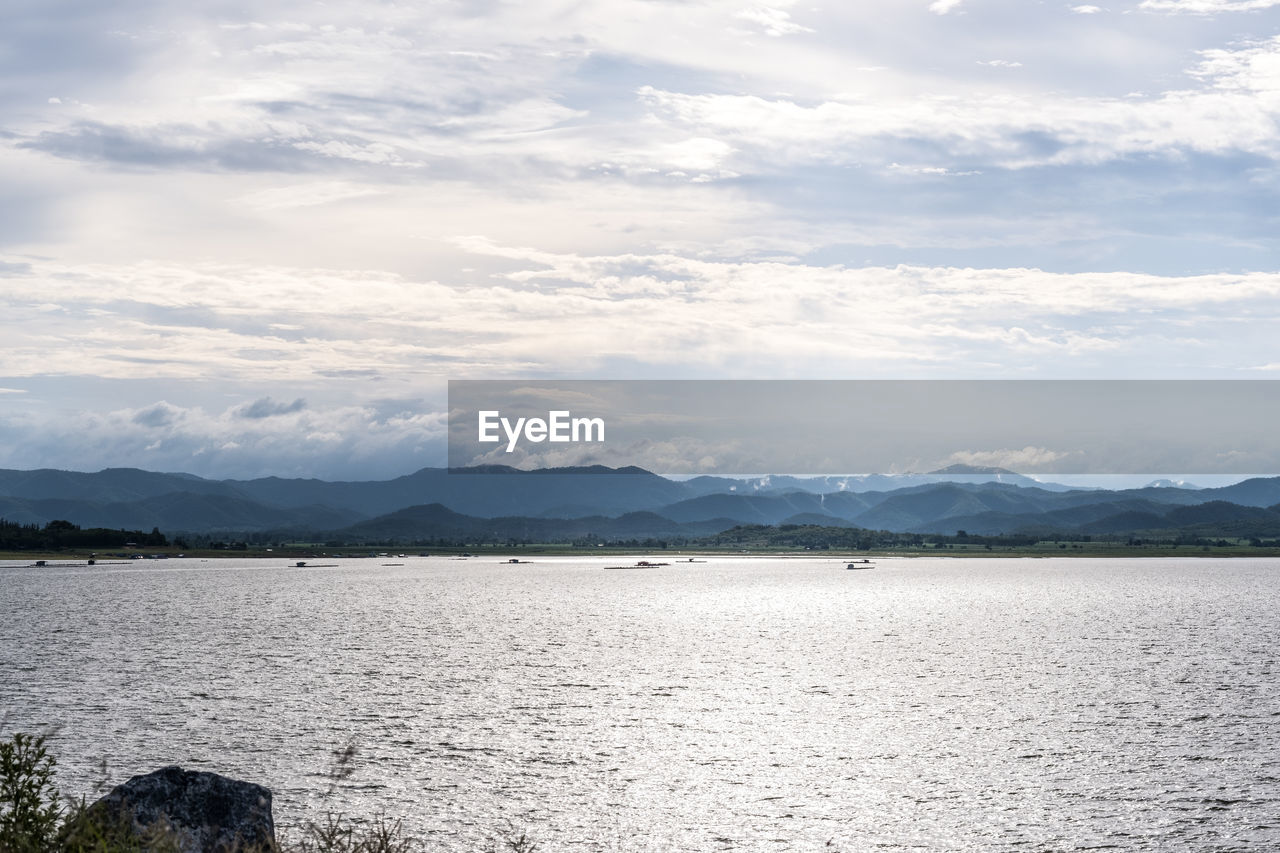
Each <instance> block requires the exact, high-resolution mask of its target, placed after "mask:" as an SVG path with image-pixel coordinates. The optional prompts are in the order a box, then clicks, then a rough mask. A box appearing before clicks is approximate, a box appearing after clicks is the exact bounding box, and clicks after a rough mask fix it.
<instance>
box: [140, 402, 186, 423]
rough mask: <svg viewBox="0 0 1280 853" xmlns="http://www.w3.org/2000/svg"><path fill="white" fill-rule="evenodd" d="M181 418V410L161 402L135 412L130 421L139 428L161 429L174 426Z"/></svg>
mask: <svg viewBox="0 0 1280 853" xmlns="http://www.w3.org/2000/svg"><path fill="white" fill-rule="evenodd" d="M181 416H182V410H181V409H178V408H177V407H175V406H171V405H169V404H168V403H166V402H164V401H161V402H159V403H156V404H155V405H154V406H150V407H148V408H146V409H143V410H141V411H138V412H134V414H133V416H132V417H131V418H130V420H131V421H132V422H133V423H135V424H138V425H139V426H144V427H151V428H160V427H167V426H172V425H173V423H174V422H175V421H176V420H178V419H179V418H181Z"/></svg>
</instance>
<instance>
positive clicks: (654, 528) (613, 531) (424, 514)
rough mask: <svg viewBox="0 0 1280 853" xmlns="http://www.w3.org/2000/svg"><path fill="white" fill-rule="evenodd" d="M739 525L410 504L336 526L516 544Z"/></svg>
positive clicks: (373, 534) (385, 534)
mask: <svg viewBox="0 0 1280 853" xmlns="http://www.w3.org/2000/svg"><path fill="white" fill-rule="evenodd" d="M733 526H734V522H733V521H730V520H729V519H710V520H707V521H702V522H692V523H688V524H680V523H677V522H674V521H672V520H671V519H669V518H663V517H662V516H660V515H655V514H654V513H651V512H630V513H626V514H624V515H621V516H618V517H617V518H606V517H605V516H600V515H596V516H589V517H585V518H530V517H528V516H512V517H499V518H478V517H476V516H469V515H463V514H461V513H457V512H454V511H453V510H451V509H449V508H448V507H446V506H444V505H442V504H428V505H426V506H413V507H406V508H405V509H402V510H397V511H396V512H393V513H390V514H388V515H383V516H379V517H378V518H373V519H369V520H368V521H363V522H360V523H359V524H355V525H352V526H350V527H347V528H344V529H341V530H336V531H334V532H333V534H332V535H333V537H334V538H336V539H339V540H341V541H344V542H362V541H370V542H395V541H399V542H405V543H410V542H428V541H431V540H463V541H466V540H472V539H474V540H476V541H486V542H494V541H499V542H500V541H504V540H510V541H516V542H566V541H572V540H576V539H584V538H588V537H594V538H597V539H602V540H606V541H610V540H619V539H622V540H626V539H671V538H687V539H698V538H702V537H704V536H710V535H711V534H713V533H719V532H720V531H722V530H727V529H729V528H730V527H733Z"/></svg>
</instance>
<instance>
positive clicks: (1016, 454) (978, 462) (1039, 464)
mask: <svg viewBox="0 0 1280 853" xmlns="http://www.w3.org/2000/svg"><path fill="white" fill-rule="evenodd" d="M1078 455H1080V454H1079V453H1078V452H1076V451H1058V450H1050V449H1049V448H1046V447H1032V446H1030V445H1028V446H1027V447H1023V448H1021V449H1009V448H1001V449H999V450H957V451H956V452H955V453H952V454H951V455H950V456H948V457H947V458H946V461H945V462H944V463H943V464H942V465H939V466H938V467H940V468H942V467H946V466H947V465H973V466H975V467H982V468H1006V469H1008V470H1010V471H1041V470H1044V469H1045V466H1051V465H1052V464H1053V463H1055V462H1060V461H1061V460H1063V459H1069V458H1071V457H1072V456H1078Z"/></svg>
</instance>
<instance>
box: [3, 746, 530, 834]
mask: <svg viewBox="0 0 1280 853" xmlns="http://www.w3.org/2000/svg"><path fill="white" fill-rule="evenodd" d="M346 755H347V757H348V759H349V758H350V755H351V751H350V749H348V751H347V752H346ZM56 766H57V761H56V760H55V759H54V757H53V756H52V755H50V754H49V751H48V749H47V747H46V746H45V738H44V736H43V735H30V734H22V733H19V734H16V735H14V736H13V737H12V738H10V739H9V740H7V741H2V742H0V853H178V851H179V850H180V845H179V843H178V838H177V836H176V834H175V833H174V832H173V831H172V830H168V829H166V828H163V827H154V826H153V827H152V828H149V829H148V830H147V831H146V832H144V833H143V834H141V835H139V834H138V833H136V832H135V830H134V827H133V820H132V818H131V817H130V816H129V815H127V814H119V815H117V816H115V817H110V816H108V815H107V814H106V812H105V811H104V810H102V809H95V808H94V807H93V806H92V805H88V804H86V803H85V801H84V800H83V799H82V800H80V801H78V802H76V801H64V799H63V798H62V797H61V796H60V795H59V793H58V790H57V788H56V787H55V786H54V781H53V778H54V770H55V768H56ZM424 849H425V848H424V847H423V846H422V845H421V844H420V843H419V842H417V841H416V840H414V839H413V838H411V837H409V836H408V835H407V834H406V833H405V832H404V829H403V825H402V823H401V821H399V820H393V819H391V818H388V817H386V816H385V815H383V816H379V817H376V818H374V819H373V820H372V821H356V820H354V819H351V818H348V817H347V816H345V815H335V814H329V815H327V816H326V817H325V819H324V820H323V821H321V822H308V823H307V824H305V825H304V826H302V827H301V828H300V829H298V830H295V831H294V832H293V833H288V832H286V833H282V834H281V836H279V837H277V841H276V845H275V846H274V847H268V848H264V847H263V846H261V845H246V846H244V847H241V848H239V849H237V850H229V851H224V853H416V851H419V850H424ZM538 849H539V846H538V844H537V843H536V842H534V840H533V839H532V838H530V837H529V836H528V835H527V834H526V833H524V832H516V831H515V830H509V831H507V832H504V833H499V834H498V835H497V836H495V837H494V838H492V839H491V840H490V842H489V844H488V846H486V847H485V848H483V850H482V853H537V851H538Z"/></svg>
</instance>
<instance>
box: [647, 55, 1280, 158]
mask: <svg viewBox="0 0 1280 853" xmlns="http://www.w3.org/2000/svg"><path fill="white" fill-rule="evenodd" d="M1190 73H1191V75H1192V77H1193V79H1196V80H1198V81H1200V82H1201V83H1202V85H1201V86H1200V87H1199V88H1188V89H1181V90H1171V91H1167V92H1165V93H1163V94H1161V95H1159V96H1156V97H1149V98H1143V99H1134V98H1110V97H1108V98H1083V97H1064V96H1061V95H1035V96H1031V95H1019V94H1013V93H1008V94H1002V95H998V96H992V97H987V98H985V99H958V98H954V97H951V96H933V97H922V98H919V99H915V100H904V101H895V102H892V103H884V102H879V101H877V100H873V99H867V100H863V101H826V102H823V103H819V104H814V105H807V104H801V103H797V102H795V101H792V100H786V99H781V98H773V99H769V98H763V97H760V96H756V95H689V94H684V93H678V92H671V91H664V90H659V89H655V88H652V87H646V88H644V89H642V90H641V93H640V94H641V96H642V97H643V98H644V99H645V100H646V102H648V103H649V104H650V105H651V107H652V109H653V110H654V111H655V113H656V114H658V115H659V116H661V117H663V118H664V119H665V120H666V121H668V122H670V123H671V124H672V125H674V126H675V127H676V128H679V129H680V130H682V131H683V132H687V133H700V134H702V135H705V136H708V137H711V138H717V139H720V140H722V141H725V142H726V143H727V144H729V145H732V146H733V147H734V148H735V149H737V150H740V151H744V152H750V151H752V150H753V149H754V150H755V151H757V152H759V154H758V157H757V159H758V160H759V161H760V162H761V163H770V162H776V161H777V157H778V155H779V153H781V154H783V155H785V157H784V160H785V162H788V163H797V162H806V161H807V162H815V161H818V162H845V163H847V162H850V161H857V160H859V159H864V158H874V157H875V156H876V155H877V152H879V151H881V150H884V149H887V151H888V152H891V151H892V150H893V148H894V143H893V142H892V141H893V140H898V139H908V140H918V139H927V140H929V141H930V142H931V144H933V145H935V146H938V147H941V148H943V149H945V150H946V152H947V153H948V155H949V156H951V157H954V158H957V159H963V160H964V161H966V162H972V161H974V160H980V161H983V162H988V163H991V164H993V165H999V166H1003V167H1006V168H1026V167H1030V166H1044V165H1065V164H1084V165H1090V164H1098V163H1101V162H1105V161H1107V160H1112V159H1115V158H1120V157H1126V156H1131V155H1139V154H1159V155H1175V154H1178V153H1179V152H1199V153H1210V154H1226V153H1230V152H1243V153H1249V154H1256V155H1260V156H1264V157H1268V158H1276V157H1280V133H1277V125H1278V123H1280V100H1277V99H1276V98H1275V97H1274V93H1275V92H1276V91H1280V37H1275V38H1272V39H1270V40H1267V41H1264V42H1260V43H1255V44H1251V45H1247V46H1243V47H1239V48H1236V49H1232V50H1209V51H1204V52H1203V54H1202V61H1201V62H1200V63H1199V64H1198V65H1197V66H1196V67H1195V68H1193V69H1192V70H1191V72H1190ZM729 165H730V167H731V168H733V169H735V170H737V171H743V172H747V171H750V170H749V169H748V168H747V167H748V165H749V163H748V162H744V159H743V158H735V159H734V160H732V161H730V163H729Z"/></svg>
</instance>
